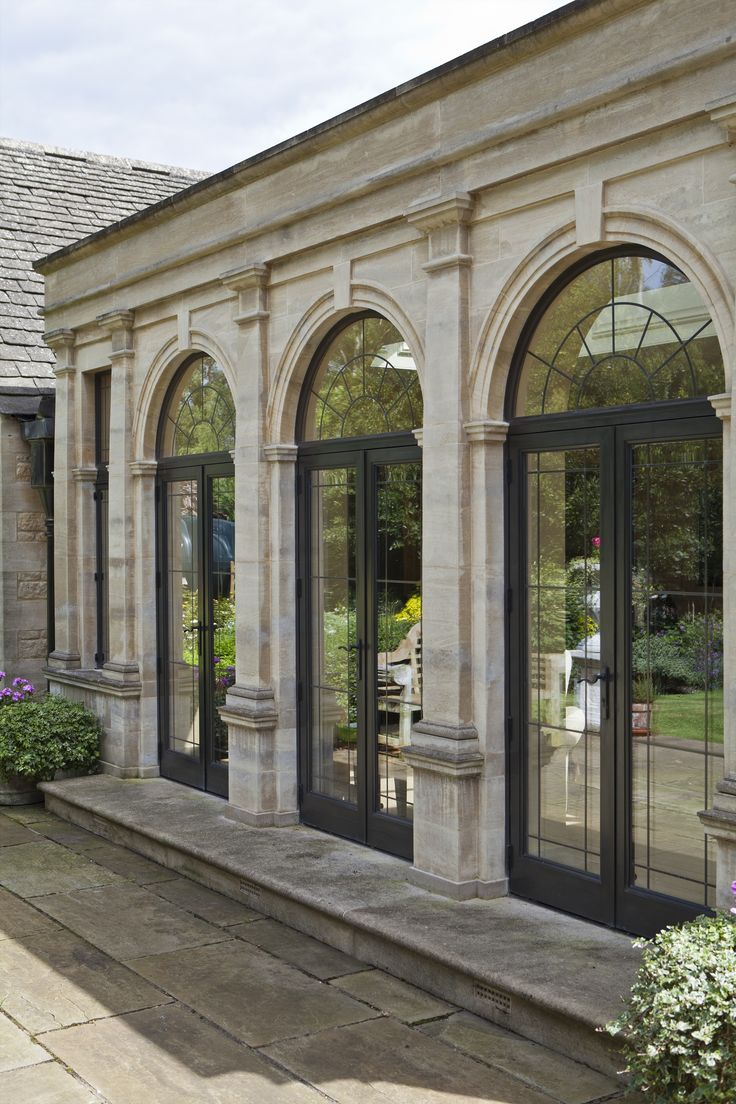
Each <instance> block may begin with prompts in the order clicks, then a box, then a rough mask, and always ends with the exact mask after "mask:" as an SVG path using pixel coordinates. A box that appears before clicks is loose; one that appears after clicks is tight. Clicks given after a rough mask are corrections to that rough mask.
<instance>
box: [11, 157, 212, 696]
mask: <svg viewBox="0 0 736 1104" xmlns="http://www.w3.org/2000/svg"><path fill="white" fill-rule="evenodd" d="M201 176H202V174H201V173H194V172H187V171H185V170H181V169H170V168H168V167H167V166H164V165H148V164H144V163H143V162H136V161H127V160H123V159H121V158H114V157H102V156H99V155H95V154H89V153H81V152H79V151H72V150H62V149H50V148H45V147H43V146H39V145H37V144H34V143H31V142H18V141H14V140H11V139H7V138H2V139H0V210H1V211H2V228H1V229H0V496H1V497H0V517H2V540H1V542H0V580H1V582H0V624H1V625H2V638H1V643H0V669H2V670H4V671H5V672H6V674H7V675H8V676H9V678H10V679H12V678H13V677H15V676H17V675H24V676H25V677H27V678H30V679H31V680H32V681H34V682H39V683H42V682H43V673H42V672H43V668H44V666H45V663H46V656H47V654H48V651H49V648H48V647H47V634H48V626H47V607H46V598H47V590H46V574H47V563H46V560H47V529H49V530H50V531H51V532H52V502H51V499H52V496H51V486H50V477H51V471H50V463H47V464H46V465H45V466H44V460H45V459H46V456H45V453H48V460H49V461H50V460H51V456H52V452H51V449H52V447H53V445H52V440H53V422H52V421H49V420H47V419H49V418H50V419H52V418H53V387H54V368H53V364H54V355H53V353H52V352H51V350H50V349H49V348H48V346H47V345H45V343H44V341H43V329H44V323H43V317H42V307H43V278H42V277H41V276H40V275H38V274H37V273H36V272H34V271H33V267H32V265H33V262H34V261H35V260H37V259H38V258H39V257H41V256H43V255H44V254H45V253H48V252H49V250H51V249H58V248H60V247H61V246H64V245H67V244H68V243H69V242H72V241H76V240H77V239H78V238H79V237H81V236H82V235H85V234H90V233H92V232H93V231H95V230H99V229H100V228H101V227H103V226H107V225H109V224H110V223H111V222H114V221H116V220H117V219H120V218H123V217H124V216H125V215H129V214H132V213H133V211H137V210H140V209H141V208H142V207H147V206H148V205H149V204H151V203H153V202H155V201H156V200H159V199H162V198H163V197H164V196H167V195H171V194H172V193H173V192H176V191H180V190H181V189H182V188H183V187H186V185H188V184H191V183H192V181H193V180H197V179H200V178H201ZM42 398H45V399H46V400H47V401H46V404H45V406H46V409H45V410H44V411H43V412H42V414H45V415H46V418H44V419H41V418H39V419H38V421H39V422H41V421H43V424H40V425H35V426H34V428H33V430H29V429H26V431H25V432H26V436H24V427H27V426H28V425H29V423H30V422H31V421H34V422H35V421H36V420H37V415H38V414H39V404H40V401H41V399H42ZM29 432H31V433H32V434H33V439H34V440H36V441H37V442H39V444H38V445H37V446H36V449H37V457H38V460H37V465H38V466H37V471H36V472H35V478H34V482H35V483H36V484H37V485H36V486H35V487H33V486H32V485H31V444H30V440H29V439H27V434H28V433H29ZM44 480H47V482H44ZM44 496H45V497H44ZM52 624H53V622H52Z"/></svg>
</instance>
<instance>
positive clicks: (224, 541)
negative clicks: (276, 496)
mask: <svg viewBox="0 0 736 1104" xmlns="http://www.w3.org/2000/svg"><path fill="white" fill-rule="evenodd" d="M210 485H211V501H212V522H211V525H212V528H211V532H210V540H211V544H210V548H211V571H212V577H211V601H212V608H211V610H210V624H211V625H212V652H213V655H212V663H213V667H214V670H213V672H212V674H213V680H214V693H213V695H212V700H213V707H214V708H213V718H212V733H213V739H212V759H213V761H214V762H215V763H226V762H227V760H228V732H227V725H226V724H225V722H224V721H223V720H222V718H221V717H220V713H219V709H218V707H219V706H221V705H224V704H225V698H226V696H227V691H228V687H230V686H232V685H233V683H234V682H235V480H234V478H233V476H231V475H228V476H218V477H217V478H216V479H212V480H211V481H210Z"/></svg>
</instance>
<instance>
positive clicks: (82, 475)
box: [72, 467, 97, 483]
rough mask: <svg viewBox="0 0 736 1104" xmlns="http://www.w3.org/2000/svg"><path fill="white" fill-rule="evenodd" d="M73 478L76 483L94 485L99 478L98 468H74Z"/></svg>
mask: <svg viewBox="0 0 736 1104" xmlns="http://www.w3.org/2000/svg"><path fill="white" fill-rule="evenodd" d="M72 478H73V479H74V481H75V482H76V483H93V482H94V481H95V479H96V478H97V468H92V467H90V468H72Z"/></svg>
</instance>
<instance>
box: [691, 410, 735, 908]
mask: <svg viewBox="0 0 736 1104" xmlns="http://www.w3.org/2000/svg"><path fill="white" fill-rule="evenodd" d="M710 402H711V405H712V406H713V408H714V410H715V412H716V414H717V415H718V417H719V418H720V419H721V421H722V422H723V778H722V779H720V780H719V781H718V782H717V783H716V792H715V795H714V797H713V803H712V805H711V807H710V808H709V809H705V810H703V812H701V813H700V814H699V815H700V820H701V822H702V824H703V827H704V828H705V831H706V832H707V834H708V835H710V836H713V838H714V839H715V841H716V855H717V858H716V905H717V907H718V908H724V909H725V908H729V907H730V906H732V905H733V896H732V894H731V883H732V882H733V880H734V878H736V624H735V619H736V508H735V506H736V504H734V501H733V495H734V493H735V492H736V456H734V449H733V433H732V428H731V413H732V407H733V403H732V397H731V395H713V396H712V397H711V399H710Z"/></svg>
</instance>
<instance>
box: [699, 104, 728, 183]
mask: <svg viewBox="0 0 736 1104" xmlns="http://www.w3.org/2000/svg"><path fill="white" fill-rule="evenodd" d="M705 110H706V111H707V112H708V113H709V115H710V117H711V120H712V121H713V122H714V123H718V124H719V125H720V126H722V127H723V129H724V130H725V132H726V141H727V142H728V144H729V146H732V145H733V144H734V143H735V142H736V97H734V95H733V93H731V94H729V95H728V96H723V97H722V98H721V99H720V100H711V102H710V103H707V104H706V105H705ZM733 179H734V178H733V177H731V180H733Z"/></svg>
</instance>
